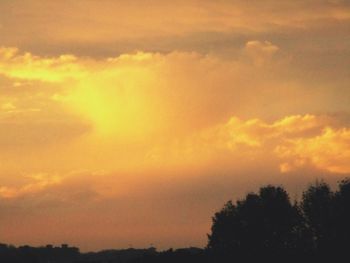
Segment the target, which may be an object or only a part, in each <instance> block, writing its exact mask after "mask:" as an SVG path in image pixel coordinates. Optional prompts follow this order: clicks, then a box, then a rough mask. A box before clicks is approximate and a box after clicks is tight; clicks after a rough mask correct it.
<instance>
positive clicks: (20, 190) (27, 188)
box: [0, 174, 62, 198]
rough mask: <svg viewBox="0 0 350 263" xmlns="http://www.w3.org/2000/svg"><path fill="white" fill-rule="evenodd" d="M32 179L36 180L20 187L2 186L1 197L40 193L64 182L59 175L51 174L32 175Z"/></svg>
mask: <svg viewBox="0 0 350 263" xmlns="http://www.w3.org/2000/svg"><path fill="white" fill-rule="evenodd" d="M30 179H31V180H32V181H34V182H31V183H28V184H25V185H22V186H20V187H8V186H0V197H1V198H18V197H22V196H25V195H30V194H40V192H42V191H44V190H46V189H47V188H50V187H52V186H54V185H58V184H60V183H61V182H62V178H61V177H59V176H49V175H46V174H35V175H31V176H30Z"/></svg>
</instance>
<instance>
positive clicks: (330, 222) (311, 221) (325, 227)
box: [300, 182, 335, 252]
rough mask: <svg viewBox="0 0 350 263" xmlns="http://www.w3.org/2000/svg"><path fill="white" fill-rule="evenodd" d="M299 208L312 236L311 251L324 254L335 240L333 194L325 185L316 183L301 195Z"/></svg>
mask: <svg viewBox="0 0 350 263" xmlns="http://www.w3.org/2000/svg"><path fill="white" fill-rule="evenodd" d="M300 206H301V209H302V212H303V216H304V220H305V223H306V225H307V227H308V229H309V230H310V231H311V233H312V236H313V249H315V250H316V251H323V252H326V251H327V250H329V248H330V246H331V245H332V242H334V239H335V236H334V233H335V232H334V223H335V222H334V213H335V210H334V193H333V192H332V191H331V189H330V187H329V185H327V184H326V183H324V182H321V183H316V184H314V185H311V186H309V188H308V189H307V190H306V191H305V192H304V193H303V197H302V201H301V204H300Z"/></svg>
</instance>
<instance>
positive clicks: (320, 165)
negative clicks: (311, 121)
mask: <svg viewBox="0 0 350 263" xmlns="http://www.w3.org/2000/svg"><path fill="white" fill-rule="evenodd" d="M349 149H350V129H349V128H342V129H334V128H332V127H324V128H323V130H322V131H321V132H320V133H319V134H318V135H317V136H313V137H311V138H294V139H290V140H288V141H287V142H286V144H285V145H281V146H277V147H276V153H277V155H278V156H279V157H281V158H282V159H287V160H288V159H289V160H290V161H287V162H285V163H283V164H281V171H282V172H288V171H290V170H293V169H297V168H299V167H302V166H304V165H306V164H311V165H312V166H314V167H316V168H317V169H321V170H326V171H328V172H332V173H340V174H349V173H350V165H349V160H350V150H349Z"/></svg>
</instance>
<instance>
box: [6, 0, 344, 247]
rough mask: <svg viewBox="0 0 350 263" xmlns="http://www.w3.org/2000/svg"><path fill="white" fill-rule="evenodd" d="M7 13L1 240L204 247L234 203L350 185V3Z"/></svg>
mask: <svg viewBox="0 0 350 263" xmlns="http://www.w3.org/2000/svg"><path fill="white" fill-rule="evenodd" d="M0 14H1V16H0V145H1V147H0V209H1V211H2V212H1V213H0V236H1V240H0V241H1V242H4V243H12V244H15V245H20V244H25V243H27V244H31V245H43V244H46V243H53V244H60V243H67V242H68V243H70V244H72V245H76V246H79V247H81V248H82V250H84V251H86V250H97V249H102V248H112V247H113V248H125V247H129V246H130V245H132V246H134V247H147V246H149V245H150V244H153V245H154V246H156V247H158V248H160V249H164V248H168V247H184V246H204V245H205V244H206V233H208V232H209V231H210V224H211V216H212V215H213V213H214V212H215V211H216V210H218V209H220V208H221V206H222V205H223V204H224V202H226V201H227V200H229V199H232V198H233V199H235V198H238V197H240V196H242V195H243V194H245V193H247V192H248V191H255V190H257V188H258V187H259V186H261V185H262V184H267V183H275V184H283V185H284V186H285V187H286V188H287V189H288V190H289V191H290V192H291V194H292V196H291V197H292V198H297V197H298V196H300V194H301V189H302V188H303V187H305V186H306V185H307V184H308V183H310V182H313V181H314V180H315V179H316V178H318V179H320V178H323V179H325V180H327V181H328V182H331V183H334V182H335V181H337V180H339V179H341V178H344V177H346V176H349V175H350V115H349V114H350V106H349V105H350V104H349V102H350V90H349V85H350V74H349V68H350V38H349V34H350V31H349V28H350V5H349V3H348V1H345V0H344V1H342V0H332V1H331V0H329V1H326V0H307V1H277V0H266V1H249V4H248V2H247V1H239V0H230V1H229V0H218V1H209V0H201V1H196V0H187V1H164V0H162V1H161V0H150V1H146V0H144V1H140V0H131V1H130V0H129V1H109V0H100V1H97V0H96V1H95V0H87V1H81V0H75V1H73V0H72V1H70V0H64V1H44V0H35V1H34V0H24V1H23V0H22V1H18V0H11V1H10V0H3V1H1V2H0Z"/></svg>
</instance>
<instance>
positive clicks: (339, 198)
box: [0, 179, 350, 263]
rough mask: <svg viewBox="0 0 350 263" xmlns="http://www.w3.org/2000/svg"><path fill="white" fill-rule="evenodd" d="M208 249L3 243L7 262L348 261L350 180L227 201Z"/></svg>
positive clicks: (1, 253)
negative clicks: (292, 194)
mask: <svg viewBox="0 0 350 263" xmlns="http://www.w3.org/2000/svg"><path fill="white" fill-rule="evenodd" d="M212 220H213V223H212V227H211V233H210V234H208V244H207V246H206V248H204V249H201V248H184V249H177V250H173V249H170V250H167V251H162V252H158V251H157V250H156V249H155V248H153V247H151V248H148V249H131V248H130V249H124V250H105V251H101V252H94V253H80V252H79V249H78V248H75V247H69V246H68V245H62V246H60V247H54V246H52V245H47V246H45V247H38V248H34V247H30V246H22V247H14V246H10V245H5V244H0V262H4V263H47V262H51V263H102V262H103V263H107V262H108V263H161V262H162V263H163V262H164V263H165V262H166V263H175V262H181V263H190V262H191V263H196V262H208V263H209V262H218V263H220V262H297V261H300V262H348V261H349V251H350V180H349V179H345V180H343V181H341V182H339V183H338V188H337V189H336V190H335V191H332V189H331V188H330V186H329V185H328V184H326V183H325V182H316V183H314V184H311V185H310V186H309V187H308V188H307V189H306V190H305V191H304V192H303V195H302V198H301V200H294V201H293V202H292V201H291V200H290V198H289V195H288V193H287V191H286V190H285V189H284V188H283V187H282V186H273V185H267V186H264V187H261V188H260V190H259V191H258V192H257V193H248V194H247V195H246V196H245V197H244V198H242V199H239V200H237V201H236V202H232V201H228V202H227V203H226V204H225V205H224V206H223V208H222V209H221V210H220V211H218V212H217V213H215V215H214V216H213V218H212Z"/></svg>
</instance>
